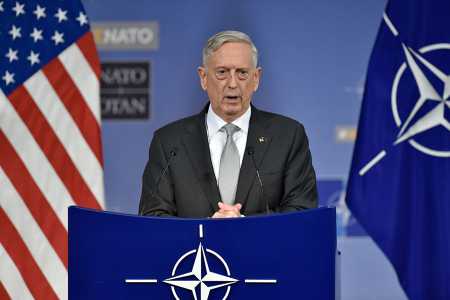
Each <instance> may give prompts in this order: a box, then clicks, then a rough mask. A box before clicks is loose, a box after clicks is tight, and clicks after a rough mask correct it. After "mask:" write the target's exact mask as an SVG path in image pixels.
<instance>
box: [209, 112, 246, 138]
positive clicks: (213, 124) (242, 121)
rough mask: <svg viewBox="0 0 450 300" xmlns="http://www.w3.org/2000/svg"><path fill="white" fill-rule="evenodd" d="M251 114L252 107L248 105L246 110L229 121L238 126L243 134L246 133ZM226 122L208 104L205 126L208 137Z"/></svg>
mask: <svg viewBox="0 0 450 300" xmlns="http://www.w3.org/2000/svg"><path fill="white" fill-rule="evenodd" d="M251 114H252V109H251V105H250V106H249V107H248V109H247V111H246V112H245V113H244V114H243V115H242V116H240V117H239V118H237V119H236V120H234V121H233V122H231V123H232V124H234V125H236V126H238V127H239V128H240V130H242V131H243V132H244V133H245V134H247V132H248V127H249V124H250V117H251ZM226 124H227V122H225V121H224V120H223V119H222V118H221V117H219V116H218V115H217V114H216V113H215V112H214V110H213V109H212V108H211V105H209V108H208V112H207V114H206V127H207V129H208V139H210V138H211V137H212V136H214V135H215V134H216V133H217V132H218V131H219V130H220V129H221V128H222V127H223V126H224V125H226Z"/></svg>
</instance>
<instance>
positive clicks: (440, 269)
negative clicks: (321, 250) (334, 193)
mask: <svg viewBox="0 0 450 300" xmlns="http://www.w3.org/2000/svg"><path fill="white" fill-rule="evenodd" d="M449 19H450V1H448V0H391V1H389V2H388V5H387V8H386V11H385V13H384V15H383V20H382V24H381V26H380V29H379V33H378V37H377V40H376V43H375V46H374V49H373V53H372V57H371V60H370V64H369V68H368V74H367V80H366V87H365V94H364V100H363V104H362V108H361V115H360V120H359V125H358V136H357V141H356V145H355V150H354V154H353V161H352V167H351V172H350V177H349V182H348V188H347V205H348V206H349V208H350V209H351V211H352V213H353V214H354V215H355V217H356V218H357V219H358V220H359V222H360V223H361V224H362V226H363V227H364V228H365V229H366V231H367V232H368V234H369V235H370V236H371V237H372V238H373V239H374V240H375V242H376V243H377V244H378V246H379V247H380V248H381V249H382V251H383V252H384V253H385V255H386V256H387V257H388V259H389V260H390V262H391V263H392V265H393V266H394V269H395V271H396V272H397V276H398V279H399V281H400V284H401V285H402V287H403V289H404V290H405V292H406V294H407V296H408V297H409V299H411V300H417V299H427V300H428V299H432V300H440V299H442V300H444V299H447V300H448V299H450V99H449V98H450V97H449V96H450V23H449Z"/></svg>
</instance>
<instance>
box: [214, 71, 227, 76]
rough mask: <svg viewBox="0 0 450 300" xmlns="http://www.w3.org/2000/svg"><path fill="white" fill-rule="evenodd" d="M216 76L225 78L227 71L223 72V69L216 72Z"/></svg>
mask: <svg viewBox="0 0 450 300" xmlns="http://www.w3.org/2000/svg"><path fill="white" fill-rule="evenodd" d="M216 76H217V77H219V78H224V77H226V76H227V70H225V69H219V70H216Z"/></svg>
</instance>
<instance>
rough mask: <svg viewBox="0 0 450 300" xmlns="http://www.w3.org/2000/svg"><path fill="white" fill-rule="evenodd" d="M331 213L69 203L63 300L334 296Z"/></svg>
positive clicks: (328, 210) (333, 222)
mask: <svg viewBox="0 0 450 300" xmlns="http://www.w3.org/2000/svg"><path fill="white" fill-rule="evenodd" d="M335 254H336V213H335V210H334V208H318V209H313V210H308V211H302V212H294V213H287V214H273V215H265V216H256V217H253V216H250V217H244V218H233V219H180V218H154V217H140V216H135V215H126V214H119V213H112V212H99V211H95V210H90V209H84V208H79V207H70V208H69V299H71V300H75V299H180V300H182V299H197V300H213V299H314V300H321V299H327V300H329V299H335Z"/></svg>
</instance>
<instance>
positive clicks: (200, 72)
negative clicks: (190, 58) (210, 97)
mask: <svg viewBox="0 0 450 300" xmlns="http://www.w3.org/2000/svg"><path fill="white" fill-rule="evenodd" d="M197 73H198V77H200V85H201V86H202V89H203V90H204V91H206V82H207V78H206V69H205V67H198V68H197Z"/></svg>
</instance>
